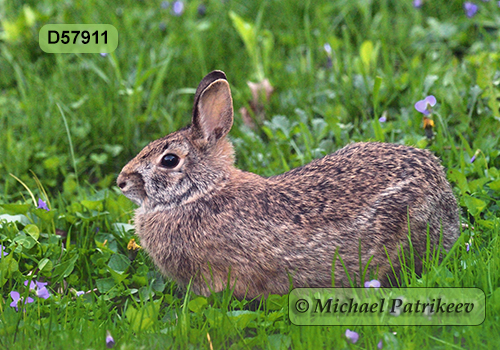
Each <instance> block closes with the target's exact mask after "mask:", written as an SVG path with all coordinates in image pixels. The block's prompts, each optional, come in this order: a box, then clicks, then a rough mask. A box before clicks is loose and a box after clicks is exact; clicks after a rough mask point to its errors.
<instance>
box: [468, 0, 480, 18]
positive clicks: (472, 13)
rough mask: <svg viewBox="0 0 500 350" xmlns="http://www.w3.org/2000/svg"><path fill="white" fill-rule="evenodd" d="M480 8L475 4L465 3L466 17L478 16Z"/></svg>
mask: <svg viewBox="0 0 500 350" xmlns="http://www.w3.org/2000/svg"><path fill="white" fill-rule="evenodd" d="M478 9H479V7H478V6H477V5H476V4H474V3H473V2H469V1H467V2H464V10H465V15H466V16H467V17H469V18H472V17H474V16H475V15H476V13H477V10H478Z"/></svg>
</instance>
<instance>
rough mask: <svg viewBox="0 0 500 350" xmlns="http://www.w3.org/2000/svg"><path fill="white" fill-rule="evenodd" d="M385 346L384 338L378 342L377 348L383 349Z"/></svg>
mask: <svg viewBox="0 0 500 350" xmlns="http://www.w3.org/2000/svg"><path fill="white" fill-rule="evenodd" d="M383 347H384V344H383V343H382V339H380V341H379V342H378V344H377V349H379V350H381V349H382V348H383Z"/></svg>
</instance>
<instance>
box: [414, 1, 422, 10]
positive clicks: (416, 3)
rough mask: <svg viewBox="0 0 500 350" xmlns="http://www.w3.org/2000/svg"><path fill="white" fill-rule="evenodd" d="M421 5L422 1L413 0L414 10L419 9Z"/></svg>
mask: <svg viewBox="0 0 500 350" xmlns="http://www.w3.org/2000/svg"><path fill="white" fill-rule="evenodd" d="M423 4H424V2H423V1H422V0H413V7H415V8H416V9H419V8H421V7H422V5H423Z"/></svg>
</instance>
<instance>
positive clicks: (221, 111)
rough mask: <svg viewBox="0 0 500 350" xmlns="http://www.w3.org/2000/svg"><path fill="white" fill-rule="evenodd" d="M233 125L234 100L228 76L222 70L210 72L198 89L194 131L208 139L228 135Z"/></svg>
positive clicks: (213, 139)
mask: <svg viewBox="0 0 500 350" xmlns="http://www.w3.org/2000/svg"><path fill="white" fill-rule="evenodd" d="M232 125H233V100H232V98H231V90H230V88H229V83H228V82H227V80H226V76H225V74H224V73H223V72H221V71H214V72H212V73H210V74H208V75H207V76H206V77H205V78H203V80H202V81H201V83H200V85H199V86H198V89H197V90H196V95H195V103H194V108H193V120H192V131H193V133H194V134H195V135H196V136H197V137H202V138H203V139H205V140H207V141H217V140H219V139H220V138H222V137H224V136H226V135H227V133H228V132H229V130H231V126H232Z"/></svg>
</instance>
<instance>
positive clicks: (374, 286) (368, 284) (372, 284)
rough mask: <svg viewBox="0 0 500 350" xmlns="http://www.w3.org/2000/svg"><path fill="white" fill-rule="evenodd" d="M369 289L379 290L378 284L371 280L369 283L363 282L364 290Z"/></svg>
mask: <svg viewBox="0 0 500 350" xmlns="http://www.w3.org/2000/svg"><path fill="white" fill-rule="evenodd" d="M370 287H373V288H380V282H379V281H377V280H371V281H367V282H365V288H370Z"/></svg>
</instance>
